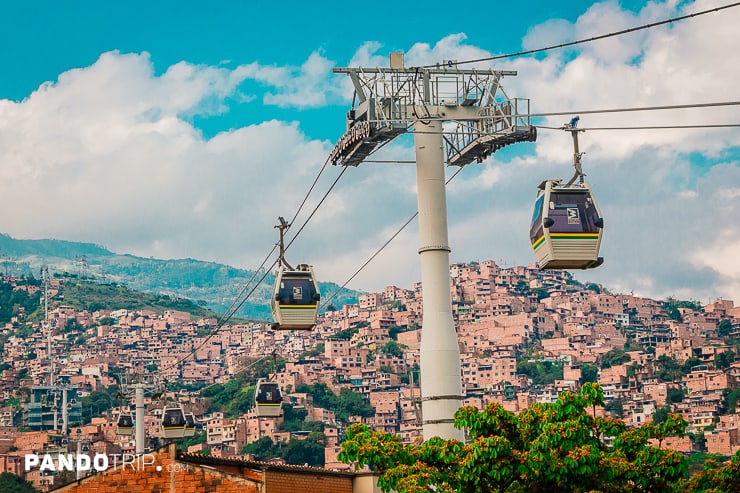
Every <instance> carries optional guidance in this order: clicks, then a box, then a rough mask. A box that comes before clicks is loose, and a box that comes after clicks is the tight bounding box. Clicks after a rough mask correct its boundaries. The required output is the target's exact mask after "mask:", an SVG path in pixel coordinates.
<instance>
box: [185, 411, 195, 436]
mask: <svg viewBox="0 0 740 493" xmlns="http://www.w3.org/2000/svg"><path fill="white" fill-rule="evenodd" d="M183 436H184V437H186V438H187V437H194V436H195V416H194V415H193V413H185V433H184V434H183Z"/></svg>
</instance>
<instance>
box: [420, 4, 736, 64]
mask: <svg viewBox="0 0 740 493" xmlns="http://www.w3.org/2000/svg"><path fill="white" fill-rule="evenodd" d="M738 5H740V2H736V3H731V4H728V5H722V6H720V7H715V8H713V9H707V10H702V11H700V12H694V13H693V14H686V15H682V16H679V17H672V18H670V19H665V20H662V21H658V22H651V23H650V24H643V25H641V26H636V27H631V28H629V29H624V30H622V31H616V32H613V33H609V34H602V35H600V36H593V37H591V38H586V39H579V40H577V41H570V42H568V43H560V44H557V45H552V46H547V47H544V48H537V49H533V50H526V51H518V52H515V53H508V54H506V55H495V56H489V57H483V58H475V59H472V60H463V61H457V62H454V61H449V62H447V64H446V65H447V66H457V65H464V64H469V63H479V62H489V61H492V60H500V59H503V58H514V57H518V56H523V55H531V54H534V53H541V52H544V51H550V50H555V49H558V48H566V47H568V46H574V45H578V44H583V43H589V42H592V41H598V40H600V39H605V38H611V37H614V36H621V35H623V34H629V33H633V32H636V31H641V30H643V29H649V28H653V27H657V26H662V25H664V24H670V23H672V22H677V21H682V20H685V19H689V18H692V17H698V16H700V15H704V14H710V13H713V12H718V11H720V10H725V9H729V8H732V7H737V6H738ZM435 67H437V65H436V64H435V65H425V66H423V67H422V68H435Z"/></svg>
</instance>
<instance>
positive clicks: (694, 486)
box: [682, 452, 740, 493]
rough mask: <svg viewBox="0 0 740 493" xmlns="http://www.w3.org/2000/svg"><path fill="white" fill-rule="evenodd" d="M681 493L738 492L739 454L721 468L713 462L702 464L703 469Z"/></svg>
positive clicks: (739, 474)
mask: <svg viewBox="0 0 740 493" xmlns="http://www.w3.org/2000/svg"><path fill="white" fill-rule="evenodd" d="M682 491H685V492H692V493H725V492H726V493H737V492H738V491H740V452H737V453H736V454H735V456H734V457H733V458H732V461H731V462H730V463H729V464H727V465H725V466H723V465H721V464H720V463H719V462H717V461H715V460H711V459H710V460H707V461H706V462H704V468H703V469H702V471H701V472H700V473H698V474H695V475H693V476H692V477H691V478H690V479H689V480H688V481H687V482H686V484H685V485H684V488H683V489H682Z"/></svg>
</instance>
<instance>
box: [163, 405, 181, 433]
mask: <svg viewBox="0 0 740 493" xmlns="http://www.w3.org/2000/svg"><path fill="white" fill-rule="evenodd" d="M185 425H186V420H185V413H184V412H183V410H182V407H180V406H177V407H165V408H164V409H163V410H162V429H163V430H164V437H165V438H182V437H184V436H185Z"/></svg>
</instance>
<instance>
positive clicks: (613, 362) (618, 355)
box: [601, 349, 632, 368]
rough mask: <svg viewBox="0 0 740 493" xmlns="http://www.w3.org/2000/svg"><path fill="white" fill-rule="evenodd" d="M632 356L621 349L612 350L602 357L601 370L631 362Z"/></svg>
mask: <svg viewBox="0 0 740 493" xmlns="http://www.w3.org/2000/svg"><path fill="white" fill-rule="evenodd" d="M631 359H632V358H630V355H629V354H627V353H625V352H624V351H622V350H621V349H611V350H609V351H608V352H606V353H605V354H604V355H603V356H602V357H601V368H611V367H612V366H618V365H621V364H624V363H626V362H628V361H630V360H631Z"/></svg>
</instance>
